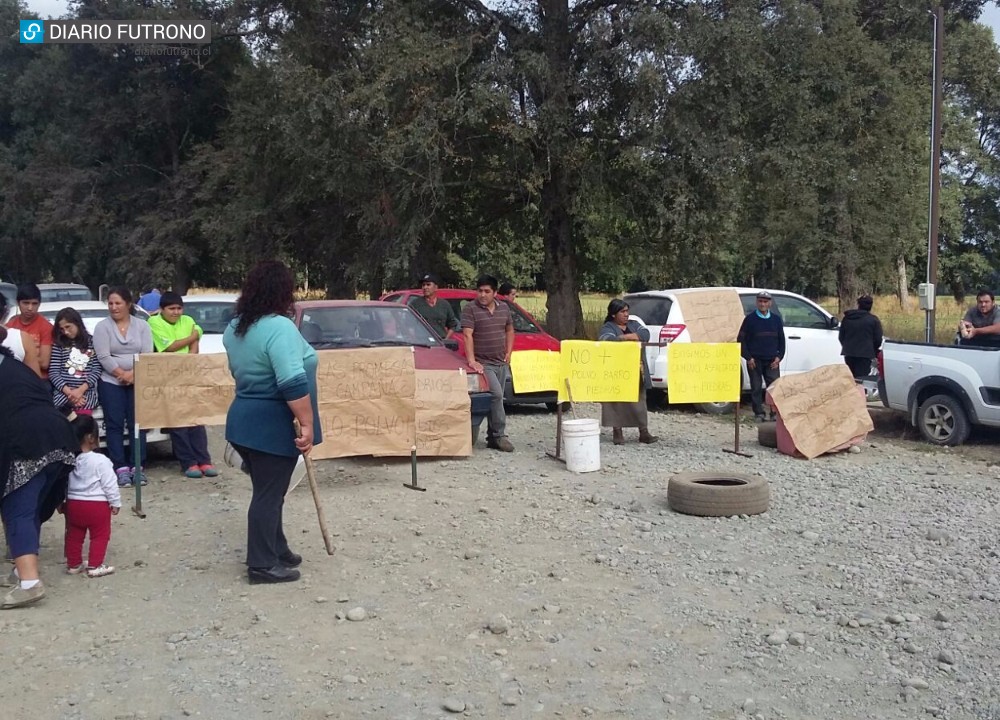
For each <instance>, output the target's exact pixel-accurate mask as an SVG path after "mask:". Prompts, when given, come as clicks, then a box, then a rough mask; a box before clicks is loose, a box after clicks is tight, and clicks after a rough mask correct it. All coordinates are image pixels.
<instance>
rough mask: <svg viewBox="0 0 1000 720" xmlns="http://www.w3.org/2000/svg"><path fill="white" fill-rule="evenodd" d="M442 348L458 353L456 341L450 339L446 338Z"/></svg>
mask: <svg viewBox="0 0 1000 720" xmlns="http://www.w3.org/2000/svg"><path fill="white" fill-rule="evenodd" d="M444 346H445V347H446V348H448V349H449V350H454V351H455V352H458V340H452V339H451V338H448V339H447V340H445V341H444Z"/></svg>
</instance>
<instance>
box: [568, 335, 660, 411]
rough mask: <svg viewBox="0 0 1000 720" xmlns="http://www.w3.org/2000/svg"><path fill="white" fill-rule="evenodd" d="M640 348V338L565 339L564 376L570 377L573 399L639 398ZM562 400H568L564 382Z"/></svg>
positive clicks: (631, 399) (622, 400)
mask: <svg viewBox="0 0 1000 720" xmlns="http://www.w3.org/2000/svg"><path fill="white" fill-rule="evenodd" d="M641 351H642V346H641V345H640V344H639V343H637V342H592V341H590V340H563V341H562V345H561V346H560V353H559V354H560V356H561V358H562V376H563V378H564V379H566V380H569V383H570V387H571V388H572V392H573V402H635V401H636V400H638V399H639V382H640V375H641V371H640V369H639V353H640V352H641ZM559 400H560V402H563V401H566V400H569V395H568V394H567V392H566V383H565V382H563V383H560V386H559Z"/></svg>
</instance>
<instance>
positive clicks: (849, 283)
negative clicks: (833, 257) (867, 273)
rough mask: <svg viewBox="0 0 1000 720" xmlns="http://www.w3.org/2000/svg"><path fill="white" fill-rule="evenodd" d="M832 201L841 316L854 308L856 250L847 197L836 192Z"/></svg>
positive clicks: (856, 283)
mask: <svg viewBox="0 0 1000 720" xmlns="http://www.w3.org/2000/svg"><path fill="white" fill-rule="evenodd" d="M834 199H835V207H836V210H835V212H836V215H835V217H834V226H833V230H834V237H836V242H837V244H838V245H839V247H840V252H839V253H838V257H837V310H838V312H839V313H840V314H841V315H843V314H844V313H845V312H847V311H848V310H850V309H851V308H853V307H854V305H855V301H856V300H857V297H858V278H857V267H858V266H857V249H856V248H855V246H854V231H853V228H852V226H851V215H850V209H849V208H848V205H847V196H846V194H845V193H843V192H842V191H838V192H836V193H835V194H834Z"/></svg>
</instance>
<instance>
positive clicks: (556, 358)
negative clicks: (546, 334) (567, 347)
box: [510, 350, 562, 393]
mask: <svg viewBox="0 0 1000 720" xmlns="http://www.w3.org/2000/svg"><path fill="white" fill-rule="evenodd" d="M510 374H511V380H512V381H513V383H514V392H516V393H533V392H545V391H546V390H551V391H555V390H558V389H559V386H560V385H561V384H562V359H561V358H560V353H557V352H551V351H549V350H519V351H517V352H514V353H511V355H510Z"/></svg>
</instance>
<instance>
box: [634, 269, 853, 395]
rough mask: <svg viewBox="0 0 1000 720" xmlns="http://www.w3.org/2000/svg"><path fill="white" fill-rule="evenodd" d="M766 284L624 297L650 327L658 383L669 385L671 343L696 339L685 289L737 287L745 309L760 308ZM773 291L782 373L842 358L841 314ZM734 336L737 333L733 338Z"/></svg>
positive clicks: (649, 355) (746, 383) (746, 380)
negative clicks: (781, 335)
mask: <svg viewBox="0 0 1000 720" xmlns="http://www.w3.org/2000/svg"><path fill="white" fill-rule="evenodd" d="M764 289H766V288H749V287H729V288H718V287H715V288H679V289H675V290H649V291H647V292H640V293H630V294H628V295H626V296H625V297H624V300H625V302H627V303H628V305H629V312H630V313H631V316H632V317H633V318H634V319H637V320H641V321H642V322H643V323H644V324H645V325H646V327H647V328H649V335H650V338H649V339H650V343H656V342H657V341H658V342H659V343H660V345H659V346H657V345H652V344H651V345H649V346H648V347H647V348H646V360H647V361H648V363H649V372H650V375H651V376H652V381H653V388H654V389H659V390H666V389H667V344H669V343H671V342H691V336H690V335H689V334H688V331H687V325H686V324H685V322H684V316H683V312H682V310H681V304H680V303H679V302H678V301H677V299H678V297H679V296H681V295H683V294H685V293H695V292H701V291H705V290H716V291H717V290H735V291H736V292H737V293H738V294H739V296H740V302H741V303H742V304H743V311H744V314H749V313H751V312H753V311H754V310H756V309H757V293H758V292H760V291H761V290H764ZM768 292H769V293H771V298H772V302H771V311H772V312H776V313H777V314H778V315H780V316H781V319H782V320H783V321H784V325H785V357H784V359H783V360H782V361H781V374H782V375H795V374H797V373H803V372H807V371H809V370H813V369H815V368H818V367H820V366H822V365H833V364H837V363H841V362H843V359H842V358H841V355H840V339H839V337H838V328H839V326H840V323H839V321H838V320H837V318H836V317H834V316H833V315H831V314H830V313H828V312H827V311H826V310H824V309H823V308H821V307H820V306H819V305H817V304H816V303H814V302H813V301H812V300H809V299H808V298H805V297H802V296H801V295H796V294H795V293H791V292H785V291H784V290H768ZM734 340H735V338H734ZM743 390H744V392H748V391H749V390H750V377H749V375H747V370H746V364H745V363H744V365H743ZM697 407H698V409H699V410H701V411H702V412H709V413H724V412H728V411H729V410H730V409H731V408H732V403H700V404H698V405H697Z"/></svg>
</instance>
